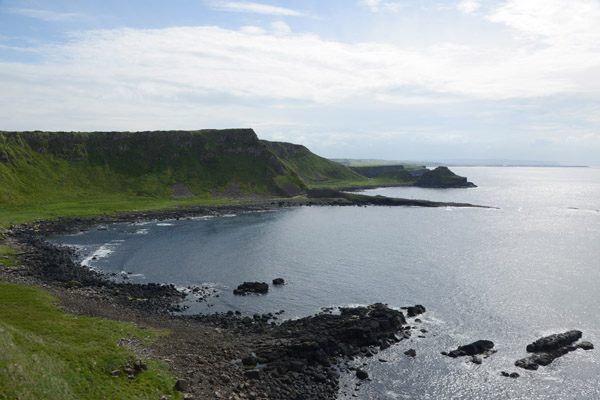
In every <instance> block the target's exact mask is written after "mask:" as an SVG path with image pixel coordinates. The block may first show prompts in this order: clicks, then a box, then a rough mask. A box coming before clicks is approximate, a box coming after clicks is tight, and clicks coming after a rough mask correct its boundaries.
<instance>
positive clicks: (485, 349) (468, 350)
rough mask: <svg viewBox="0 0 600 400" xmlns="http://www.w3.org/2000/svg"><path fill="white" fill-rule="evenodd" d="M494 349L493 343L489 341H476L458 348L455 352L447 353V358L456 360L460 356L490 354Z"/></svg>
mask: <svg viewBox="0 0 600 400" xmlns="http://www.w3.org/2000/svg"><path fill="white" fill-rule="evenodd" d="M493 348H494V342H492V341H490V340H478V341H476V342H473V343H470V344H467V345H464V346H459V347H458V348H457V349H456V350H452V351H451V352H449V353H447V354H446V355H447V356H448V357H452V358H456V357H462V356H474V355H477V354H485V353H490V352H491V350H492V349H493Z"/></svg>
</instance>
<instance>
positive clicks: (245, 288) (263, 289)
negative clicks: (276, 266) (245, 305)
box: [233, 282, 269, 296]
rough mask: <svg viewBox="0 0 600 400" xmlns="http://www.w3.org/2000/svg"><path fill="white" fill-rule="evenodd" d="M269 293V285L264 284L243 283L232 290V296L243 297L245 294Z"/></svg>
mask: <svg viewBox="0 0 600 400" xmlns="http://www.w3.org/2000/svg"><path fill="white" fill-rule="evenodd" d="M268 292H269V285H267V284H266V283H265V282H244V283H242V284H241V285H239V286H238V287H237V289H234V291H233V294H235V295H238V296H245V295H247V294H266V293H268Z"/></svg>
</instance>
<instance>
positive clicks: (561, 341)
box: [527, 330, 582, 353]
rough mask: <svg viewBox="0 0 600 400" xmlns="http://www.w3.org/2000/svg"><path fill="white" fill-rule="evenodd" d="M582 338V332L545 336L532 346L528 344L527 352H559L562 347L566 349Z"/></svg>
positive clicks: (574, 331)
mask: <svg viewBox="0 0 600 400" xmlns="http://www.w3.org/2000/svg"><path fill="white" fill-rule="evenodd" d="M581 336H582V333H581V331H576V330H573V331H568V332H565V333H557V334H554V335H550V336H545V337H543V338H541V339H538V340H536V341H535V342H533V343H531V344H528V345H527V352H529V353H539V352H542V351H552V350H558V349H560V348H561V347H565V346H567V345H569V344H571V343H573V342H576V341H578V340H579V339H581Z"/></svg>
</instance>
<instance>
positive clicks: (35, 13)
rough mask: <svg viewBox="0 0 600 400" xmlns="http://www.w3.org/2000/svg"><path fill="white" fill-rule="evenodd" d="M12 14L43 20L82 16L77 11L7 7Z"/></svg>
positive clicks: (62, 19) (52, 20)
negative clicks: (66, 11) (64, 11)
mask: <svg viewBox="0 0 600 400" xmlns="http://www.w3.org/2000/svg"><path fill="white" fill-rule="evenodd" d="M6 11H8V12H9V13H11V14H17V15H21V16H23V17H27V18H34V19H39V20H42V21H51V22H54V21H64V20H68V19H74V18H81V17H82V16H81V14H76V13H60V12H56V11H52V10H37V9H32V8H8V9H6Z"/></svg>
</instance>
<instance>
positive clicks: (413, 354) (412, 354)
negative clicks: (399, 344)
mask: <svg viewBox="0 0 600 400" xmlns="http://www.w3.org/2000/svg"><path fill="white" fill-rule="evenodd" d="M404 354H405V355H407V356H409V357H416V356H417V352H416V351H415V349H408V350H406V351H405V352H404Z"/></svg>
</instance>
